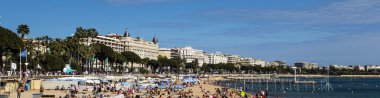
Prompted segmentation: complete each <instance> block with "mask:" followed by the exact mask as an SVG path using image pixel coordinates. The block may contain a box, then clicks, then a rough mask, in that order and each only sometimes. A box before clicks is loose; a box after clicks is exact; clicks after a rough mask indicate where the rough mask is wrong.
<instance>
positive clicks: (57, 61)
mask: <svg viewBox="0 0 380 98" xmlns="http://www.w3.org/2000/svg"><path fill="white" fill-rule="evenodd" d="M44 57H45V59H44V60H43V61H42V62H41V64H42V68H43V70H45V71H61V70H62V69H63V68H64V67H65V63H64V61H63V60H62V58H60V57H59V56H57V55H53V54H49V53H47V54H45V56H44Z"/></svg>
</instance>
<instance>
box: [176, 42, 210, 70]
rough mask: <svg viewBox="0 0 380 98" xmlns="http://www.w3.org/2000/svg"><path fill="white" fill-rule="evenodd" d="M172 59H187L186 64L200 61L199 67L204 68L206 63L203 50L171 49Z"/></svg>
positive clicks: (190, 48)
mask: <svg viewBox="0 0 380 98" xmlns="http://www.w3.org/2000/svg"><path fill="white" fill-rule="evenodd" d="M171 56H172V58H181V59H185V60H186V63H191V62H193V61H195V60H198V64H199V66H201V67H202V65H203V63H205V62H204V61H205V55H204V53H203V50H199V49H193V48H192V47H188V46H187V47H184V48H173V49H171Z"/></svg>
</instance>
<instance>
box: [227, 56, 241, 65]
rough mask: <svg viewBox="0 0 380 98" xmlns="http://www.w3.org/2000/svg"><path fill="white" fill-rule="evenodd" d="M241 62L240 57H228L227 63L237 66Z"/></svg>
mask: <svg viewBox="0 0 380 98" xmlns="http://www.w3.org/2000/svg"><path fill="white" fill-rule="evenodd" d="M239 62H240V56H239V55H227V63H231V64H236V63H239Z"/></svg>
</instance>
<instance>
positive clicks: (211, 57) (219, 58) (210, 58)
mask: <svg viewBox="0 0 380 98" xmlns="http://www.w3.org/2000/svg"><path fill="white" fill-rule="evenodd" d="M227 60H228V59H227V57H226V56H225V55H224V54H222V53H221V52H216V53H209V54H207V57H206V60H205V61H206V62H205V63H207V64H219V63H227Z"/></svg>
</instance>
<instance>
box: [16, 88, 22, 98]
mask: <svg viewBox="0 0 380 98" xmlns="http://www.w3.org/2000/svg"><path fill="white" fill-rule="evenodd" d="M21 90H22V87H18V88H17V98H21Z"/></svg>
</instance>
